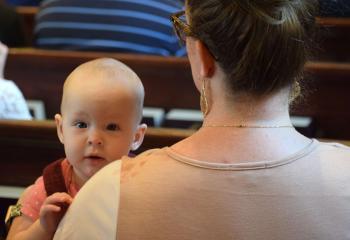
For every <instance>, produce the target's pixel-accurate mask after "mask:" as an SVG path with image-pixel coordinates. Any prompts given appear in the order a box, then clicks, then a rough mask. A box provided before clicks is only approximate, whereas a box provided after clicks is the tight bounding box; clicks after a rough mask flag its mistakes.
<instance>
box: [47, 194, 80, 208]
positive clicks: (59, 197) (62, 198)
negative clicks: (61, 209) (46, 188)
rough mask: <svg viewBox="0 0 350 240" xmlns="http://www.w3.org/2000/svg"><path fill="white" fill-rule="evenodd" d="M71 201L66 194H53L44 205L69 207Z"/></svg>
mask: <svg viewBox="0 0 350 240" xmlns="http://www.w3.org/2000/svg"><path fill="white" fill-rule="evenodd" d="M72 201H73V199H72V197H71V196H69V195H68V194H67V193H54V194H52V195H50V196H48V197H47V198H46V200H45V202H44V204H55V205H61V204H64V205H70V204H71V203H72Z"/></svg>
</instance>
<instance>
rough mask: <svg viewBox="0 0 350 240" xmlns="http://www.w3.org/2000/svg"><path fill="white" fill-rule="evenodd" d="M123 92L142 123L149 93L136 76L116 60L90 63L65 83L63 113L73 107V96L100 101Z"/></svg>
mask: <svg viewBox="0 0 350 240" xmlns="http://www.w3.org/2000/svg"><path fill="white" fill-rule="evenodd" d="M121 90H122V91H123V94H124V95H125V96H126V97H125V98H123V101H128V100H130V101H133V109H135V114H136V118H137V121H138V122H140V121H141V118H142V107H143V100H144V95H145V93H144V88H143V85H142V82H141V80H140V79H139V77H138V76H137V75H136V73H135V72H134V71H132V70H131V69H130V68H129V67H128V66H126V65H125V64H123V63H122V62H119V61H117V60H115V59H112V58H99V59H95V60H92V61H89V62H86V63H84V64H81V65H80V66H78V67H77V68H76V69H74V71H73V72H72V73H71V74H70V75H69V76H68V77H67V79H66V81H65V83H64V86H63V96H62V102H61V113H62V115H64V112H65V110H66V108H67V107H69V104H70V98H71V96H79V94H81V95H84V96H87V95H88V96H91V97H92V98H93V97H96V98H97V100H99V98H103V97H105V98H106V97H107V96H113V94H114V95H117V94H118V91H119V92H120V91H121ZM113 91H114V92H113ZM109 94H110V95H109ZM98 97H99V98H98ZM116 97H117V96H116ZM131 110H132V109H130V111H131Z"/></svg>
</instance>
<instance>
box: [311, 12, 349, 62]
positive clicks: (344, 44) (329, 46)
mask: <svg viewBox="0 0 350 240" xmlns="http://www.w3.org/2000/svg"><path fill="white" fill-rule="evenodd" d="M316 21H317V23H318V25H319V31H318V34H317V35H318V37H317V41H316V44H318V45H319V47H318V48H319V49H317V50H318V51H317V52H318V54H317V55H316V59H317V60H322V61H337V62H339V61H341V62H349V61H350V54H349V53H350V45H349V42H350V18H336V17H333V18H332V17H323V18H321V17H319V18H317V19H316Z"/></svg>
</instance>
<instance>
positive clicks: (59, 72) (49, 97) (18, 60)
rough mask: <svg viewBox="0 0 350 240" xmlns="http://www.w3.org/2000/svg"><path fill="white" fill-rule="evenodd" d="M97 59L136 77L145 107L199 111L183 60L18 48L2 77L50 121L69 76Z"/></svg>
mask: <svg viewBox="0 0 350 240" xmlns="http://www.w3.org/2000/svg"><path fill="white" fill-rule="evenodd" d="M99 57H112V58H115V59H118V60H120V61H122V62H124V63H125V64H127V65H128V66H130V67H131V68H132V69H133V70H134V71H135V72H136V73H137V74H138V75H139V77H140V78H141V79H142V82H143V84H144V86H145V91H146V97H145V106H149V107H160V106H161V107H163V108H166V109H170V108H181V107H185V108H195V109H198V108H199V101H198V99H199V94H198V92H197V91H196V88H195V86H194V83H193V80H192V75H191V70H190V65H189V62H188V60H187V59H186V58H176V57H167V58H165V57H160V56H149V55H135V54H120V53H102V52H74V51H54V50H40V49H31V48H29V49H20V48H17V49H10V51H9V55H8V60H7V64H6V67H5V77H6V78H8V79H12V80H14V81H15V82H16V84H17V85H18V86H19V88H20V89H21V90H22V91H23V93H24V95H25V97H26V98H27V99H40V100H43V101H44V103H45V104H46V106H45V108H46V116H47V117H48V118H53V117H54V115H55V113H57V112H58V111H59V106H60V98H61V95H62V87H63V82H64V80H65V79H66V77H67V76H68V74H69V73H70V72H71V71H72V70H73V69H74V68H75V67H77V66H78V65H80V64H82V63H84V62H87V61H89V60H92V59H95V58H99Z"/></svg>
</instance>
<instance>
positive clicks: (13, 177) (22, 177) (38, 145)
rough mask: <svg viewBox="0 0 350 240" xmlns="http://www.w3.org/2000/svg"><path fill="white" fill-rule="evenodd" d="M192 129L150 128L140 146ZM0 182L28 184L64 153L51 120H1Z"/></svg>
mask: <svg viewBox="0 0 350 240" xmlns="http://www.w3.org/2000/svg"><path fill="white" fill-rule="evenodd" d="M192 133H193V131H192V130H179V129H165V128H158V129H155V128H149V129H147V133H146V136H145V139H144V142H143V144H142V146H141V147H140V149H139V150H138V151H137V152H136V153H139V152H142V151H145V150H147V149H151V148H161V147H164V146H170V145H172V144H174V143H176V142H178V141H179V140H181V139H183V138H185V137H188V136H190V135H191V134H192ZM0 152H1V159H2V160H1V163H0V166H1V168H0V185H8V186H27V185H30V184H31V183H33V181H35V179H36V178H37V177H38V176H40V175H41V173H42V169H43V167H44V166H46V165H47V164H48V163H50V162H52V161H54V160H56V159H58V158H60V157H64V156H65V155H64V150H63V146H62V144H61V143H60V142H59V140H58V137H57V134H56V126H55V123H54V121H53V120H48V121H11V120H0Z"/></svg>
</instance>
